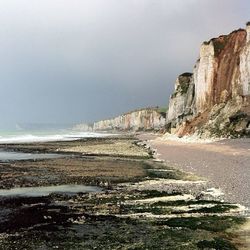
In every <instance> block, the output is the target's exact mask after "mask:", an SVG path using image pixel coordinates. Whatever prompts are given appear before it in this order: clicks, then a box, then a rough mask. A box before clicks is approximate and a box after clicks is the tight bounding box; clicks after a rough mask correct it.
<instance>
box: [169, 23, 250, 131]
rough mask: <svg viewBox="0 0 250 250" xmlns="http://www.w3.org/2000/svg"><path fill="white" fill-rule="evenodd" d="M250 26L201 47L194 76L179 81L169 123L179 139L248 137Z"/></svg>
mask: <svg viewBox="0 0 250 250" xmlns="http://www.w3.org/2000/svg"><path fill="white" fill-rule="evenodd" d="M249 99H250V25H247V29H246V30H242V29H241V30H237V31H234V32H232V33H231V34H229V35H226V36H220V37H218V38H214V39H211V40H210V41H209V42H205V43H203V44H202V46H201V49H200V57H199V59H198V60H197V62H196V64H195V66H194V70H193V74H191V73H189V74H188V73H185V74H182V75H180V76H179V77H178V78H177V81H176V84H175V92H174V94H173V95H172V96H171V97H170V101H169V111H168V114H167V123H168V127H169V129H170V131H171V132H172V133H176V134H178V135H179V136H182V135H185V134H192V133H195V132H197V133H199V134H200V135H204V134H206V135H208V136H209V135H230V134H233V135H234V134H235V135H236V134H248V133H249V130H250V125H249V124H250V118H249V117H250V108H249Z"/></svg>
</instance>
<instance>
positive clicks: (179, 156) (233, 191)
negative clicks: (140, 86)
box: [137, 133, 250, 209]
mask: <svg viewBox="0 0 250 250" xmlns="http://www.w3.org/2000/svg"><path fill="white" fill-rule="evenodd" d="M137 137H138V138H139V139H140V140H142V141H145V143H147V145H148V146H149V147H151V148H152V150H153V151H155V157H156V158H157V159H158V160H163V161H165V162H166V163H167V164H169V165H171V166H174V167H175V168H177V169H180V170H183V171H187V172H191V173H193V174H196V175H198V176H201V177H204V178H206V179H208V180H209V181H211V182H212V183H213V185H215V186H216V187H217V188H221V189H222V191H223V192H224V193H225V197H226V198H227V199H228V200H229V201H231V202H238V203H240V204H242V205H245V206H247V207H248V209H249V208H250V182H249V179H250V168H249V162H250V138H241V139H224V140H218V141H211V142H207V141H204V143H202V141H198V142H195V141H192V142H191V141H189V140H188V142H186V143H183V142H182V141H181V140H174V139H172V140H167V139H166V140H164V139H163V138H162V137H159V135H153V134H146V133H142V134H138V135H137ZM239 194H241V195H240V196H239Z"/></svg>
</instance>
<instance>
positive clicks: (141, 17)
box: [0, 0, 250, 128]
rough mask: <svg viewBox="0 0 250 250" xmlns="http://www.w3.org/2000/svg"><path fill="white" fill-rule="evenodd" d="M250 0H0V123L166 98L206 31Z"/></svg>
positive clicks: (222, 24) (80, 115)
mask: <svg viewBox="0 0 250 250" xmlns="http://www.w3.org/2000/svg"><path fill="white" fill-rule="evenodd" d="M247 21H250V1H249V0H119V1H118V0H0V128H11V127H12V126H15V124H17V123H26V122H27V123H33V122H34V123H78V122H93V121H96V120H100V119H105V118H110V117H114V116H116V115H119V114H120V113H123V112H127V111H130V110H133V109H137V108H143V107H148V106H167V104H168V98H169V95H170V94H171V92H172V90H173V88H174V82H175V79H176V78H177V76H178V75H179V74H181V73H183V72H187V71H192V69H193V66H194V63H195V61H196V60H197V58H198V55H199V47H200V45H201V43H202V42H203V41H205V40H209V39H210V38H212V37H216V36H218V35H221V34H227V33H230V32H231V31H233V30H235V29H238V28H244V27H245V23H246V22H247Z"/></svg>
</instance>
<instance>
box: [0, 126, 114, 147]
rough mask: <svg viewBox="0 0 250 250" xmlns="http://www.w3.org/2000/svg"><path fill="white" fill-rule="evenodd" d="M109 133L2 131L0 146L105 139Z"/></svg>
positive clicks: (64, 130)
mask: <svg viewBox="0 0 250 250" xmlns="http://www.w3.org/2000/svg"><path fill="white" fill-rule="evenodd" d="M110 135H111V134H108V133H97V132H79V131H74V130H68V129H60V130H29V131H27V130H20V131H19V130H12V131H6V130H0V144H4V143H30V142H46V141H71V140H78V139H81V138H90V137H105V136H110Z"/></svg>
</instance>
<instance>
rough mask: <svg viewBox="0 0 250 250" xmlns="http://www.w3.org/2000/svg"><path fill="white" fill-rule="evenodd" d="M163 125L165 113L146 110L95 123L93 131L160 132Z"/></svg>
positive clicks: (156, 110)
mask: <svg viewBox="0 0 250 250" xmlns="http://www.w3.org/2000/svg"><path fill="white" fill-rule="evenodd" d="M165 123H166V119H165V113H163V112H160V110H159V108H147V109H141V110H137V111H133V112H129V113H126V114H123V115H120V116H117V117H115V118H112V119H107V120H102V121H98V122H95V123H94V125H93V130H94V131H101V130H103V131H104V130H106V131H107V130H123V131H128V130H133V131H140V130H144V131H146V130H160V129H162V128H164V126H165Z"/></svg>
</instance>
